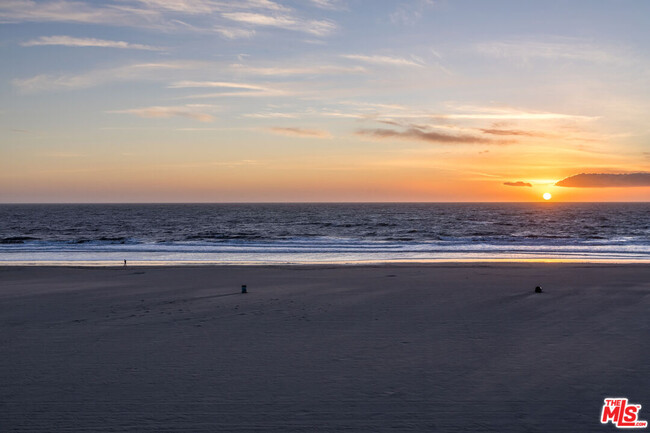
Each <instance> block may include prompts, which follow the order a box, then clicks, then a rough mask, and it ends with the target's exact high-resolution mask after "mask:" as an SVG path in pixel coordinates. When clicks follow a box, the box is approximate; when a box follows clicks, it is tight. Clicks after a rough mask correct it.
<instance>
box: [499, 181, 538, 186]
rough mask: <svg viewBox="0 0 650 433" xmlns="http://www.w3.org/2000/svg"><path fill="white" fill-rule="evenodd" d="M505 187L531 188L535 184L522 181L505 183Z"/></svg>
mask: <svg viewBox="0 0 650 433" xmlns="http://www.w3.org/2000/svg"><path fill="white" fill-rule="evenodd" d="M503 184H504V185H505V186H529V187H532V186H533V184H531V183H528V182H522V181H517V182H503Z"/></svg>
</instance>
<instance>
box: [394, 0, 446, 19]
mask: <svg viewBox="0 0 650 433" xmlns="http://www.w3.org/2000/svg"><path fill="white" fill-rule="evenodd" d="M434 4H435V2H434V1H433V0H416V1H414V2H410V3H402V4H399V5H397V8H396V9H395V11H394V12H393V13H391V14H390V21H391V22H392V23H393V24H402V25H413V24H415V23H416V22H417V21H419V20H420V18H422V14H423V12H424V11H425V9H427V8H428V7H431V6H433V5H434Z"/></svg>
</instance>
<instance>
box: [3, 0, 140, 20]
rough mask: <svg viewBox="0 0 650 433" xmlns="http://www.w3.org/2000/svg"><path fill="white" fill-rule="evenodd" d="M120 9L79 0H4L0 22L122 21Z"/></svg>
mask: <svg viewBox="0 0 650 433" xmlns="http://www.w3.org/2000/svg"><path fill="white" fill-rule="evenodd" d="M126 15H127V14H125V13H124V12H123V11H121V10H120V9H116V8H111V7H96V6H93V5H90V4H88V3H84V2H79V1H67V0H57V1H46V2H36V1H33V0H4V1H3V2H1V3H0V22H4V23H12V22H25V21H27V22H29V21H31V22H47V21H60V22H81V23H89V24H100V23H111V22H114V23H124V21H121V20H123V19H125V18H126V19H127V22H129V21H131V22H132V18H129V17H126Z"/></svg>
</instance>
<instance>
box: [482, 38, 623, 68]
mask: <svg viewBox="0 0 650 433" xmlns="http://www.w3.org/2000/svg"><path fill="white" fill-rule="evenodd" d="M475 48H476V50H477V51H478V52H479V53H480V54H483V55H485V56H489V57H495V58H519V59H521V60H529V59H534V58H541V59H560V60H572V61H585V62H593V63H619V62H621V61H622V60H623V58H624V57H623V56H621V53H620V50H614V49H611V48H603V47H598V46H596V45H594V44H591V43H588V42H585V41H583V40H579V39H570V38H562V39H557V38H556V39H551V40H548V41H539V40H509V41H493V42H481V43H479V44H476V46H475Z"/></svg>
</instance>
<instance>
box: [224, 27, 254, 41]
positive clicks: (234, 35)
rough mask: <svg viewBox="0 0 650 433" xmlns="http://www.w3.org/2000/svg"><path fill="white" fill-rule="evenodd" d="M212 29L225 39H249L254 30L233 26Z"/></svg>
mask: <svg viewBox="0 0 650 433" xmlns="http://www.w3.org/2000/svg"><path fill="white" fill-rule="evenodd" d="M214 31H215V32H217V33H219V34H220V35H221V36H223V37H224V38H226V39H250V38H252V37H253V36H255V30H251V29H239V28H235V27H217V28H215V29H214Z"/></svg>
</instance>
